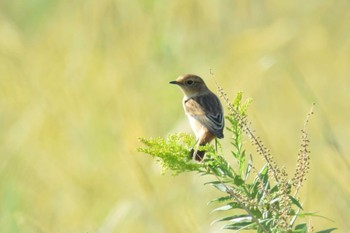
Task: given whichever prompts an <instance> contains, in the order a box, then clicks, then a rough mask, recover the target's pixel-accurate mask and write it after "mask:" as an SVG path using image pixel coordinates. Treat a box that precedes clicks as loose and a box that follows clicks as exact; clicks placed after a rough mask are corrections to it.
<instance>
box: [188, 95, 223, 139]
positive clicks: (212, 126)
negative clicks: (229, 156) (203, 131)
mask: <svg viewBox="0 0 350 233" xmlns="http://www.w3.org/2000/svg"><path fill="white" fill-rule="evenodd" d="M184 106H185V109H186V112H187V114H189V115H190V116H192V117H193V118H195V119H196V120H198V121H199V122H200V123H201V124H202V125H203V126H204V127H206V128H207V129H208V130H209V131H210V132H211V133H212V134H214V135H215V136H216V137H217V138H223V137H224V134H223V129H224V126H225V121H224V114H223V110H222V106H221V103H220V100H219V98H218V97H217V96H216V95H215V94H214V93H212V92H210V93H206V94H205V95H200V96H195V97H191V98H189V99H187V100H185V103H184Z"/></svg>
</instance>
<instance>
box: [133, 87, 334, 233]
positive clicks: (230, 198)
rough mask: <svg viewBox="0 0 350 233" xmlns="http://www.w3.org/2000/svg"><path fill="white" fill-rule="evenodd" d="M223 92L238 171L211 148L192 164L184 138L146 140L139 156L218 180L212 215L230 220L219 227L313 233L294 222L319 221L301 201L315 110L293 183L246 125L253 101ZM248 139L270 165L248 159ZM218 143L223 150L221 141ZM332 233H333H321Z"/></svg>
mask: <svg viewBox="0 0 350 233" xmlns="http://www.w3.org/2000/svg"><path fill="white" fill-rule="evenodd" d="M218 88H219V93H220V96H221V98H222V99H223V100H224V101H225V102H226V104H227V105H228V110H229V115H227V116H226V119H227V121H228V122H229V125H228V126H227V130H228V131H229V132H230V133H231V137H228V138H229V140H230V143H231V146H232V149H231V154H232V156H233V157H234V158H235V160H236V162H237V164H238V168H237V169H236V170H235V169H234V168H233V167H232V166H231V165H230V164H229V163H228V162H227V160H226V159H225V158H224V156H223V152H222V150H215V149H214V147H213V146H210V145H207V146H205V147H202V148H201V149H204V150H206V157H205V159H204V160H203V162H201V163H198V162H195V161H193V160H192V159H191V155H190V154H189V153H190V151H191V148H192V147H193V146H194V145H195V140H194V138H193V137H191V136H189V135H188V134H184V133H178V134H171V135H169V136H168V137H167V139H166V140H164V139H162V138H155V139H144V138H142V139H140V141H141V142H142V143H143V144H144V146H145V147H143V148H139V151H141V152H144V153H147V154H150V155H152V156H153V157H154V158H155V159H156V160H157V161H158V162H160V164H161V165H162V167H163V169H164V170H170V171H172V172H173V174H176V175H177V174H180V173H182V172H187V171H196V172H199V173H200V174H202V175H208V176H211V177H213V178H214V180H213V181H211V182H208V183H206V184H207V185H211V186H213V187H215V188H216V189H217V190H219V191H220V192H221V193H222V196H220V197H218V198H216V199H215V200H212V201H211V202H210V203H218V205H219V207H216V208H215V209H214V210H213V211H212V212H225V213H226V216H225V217H223V218H220V219H217V220H215V221H214V223H215V222H225V225H224V227H223V228H224V229H230V230H236V231H239V230H256V231H257V232H291V233H292V232H293V233H306V232H310V231H311V226H309V225H307V224H306V223H301V224H299V225H296V224H295V223H296V222H297V220H298V219H301V218H303V217H304V216H317V215H315V214H313V213H304V212H303V208H302V204H301V203H300V201H299V200H298V197H297V196H296V195H297V193H298V190H299V189H300V187H301V186H302V182H303V181H304V180H305V176H306V174H307V170H308V162H309V151H308V150H307V146H308V138H307V133H306V129H305V127H306V123H307V121H308V118H309V116H310V115H311V114H312V111H311V112H310V113H309V114H308V117H307V120H306V123H305V125H304V129H303V131H302V132H303V136H302V149H301V150H300V153H299V155H298V160H297V161H298V164H297V168H296V175H295V176H294V177H293V178H292V179H288V175H287V174H286V172H285V169H284V168H280V167H278V166H277V164H276V163H275V161H274V158H273V156H272V155H271V154H270V153H269V151H268V149H267V148H266V147H265V146H264V144H263V142H262V141H261V140H260V139H259V138H258V137H257V136H256V134H255V132H254V131H253V130H252V129H251V128H250V125H249V123H248V122H247V113H246V110H247V108H248V106H249V104H250V103H251V100H247V101H245V102H243V101H242V93H238V94H237V96H236V98H235V99H234V101H233V102H232V103H230V102H229V100H228V98H227V96H226V94H225V93H224V91H223V90H222V89H221V88H220V87H218ZM245 136H248V137H249V138H250V141H251V143H252V144H253V145H254V146H256V150H257V153H258V154H260V155H261V157H262V158H263V159H264V161H265V164H264V166H263V167H261V168H260V169H257V168H256V167H255V166H254V165H253V160H252V158H249V159H247V152H246V150H245V148H244V144H243V140H244V138H245ZM216 143H217V145H218V147H219V148H221V145H220V144H219V142H216ZM305 161H306V162H307V164H305V163H306V162H305ZM293 191H294V194H292V193H293ZM332 230H334V229H328V230H325V231H322V232H331V231H332Z"/></svg>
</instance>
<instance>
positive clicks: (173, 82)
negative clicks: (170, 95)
mask: <svg viewBox="0 0 350 233" xmlns="http://www.w3.org/2000/svg"><path fill="white" fill-rule="evenodd" d="M169 83H170V84H176V85H178V84H179V83H178V82H177V81H171V82H169Z"/></svg>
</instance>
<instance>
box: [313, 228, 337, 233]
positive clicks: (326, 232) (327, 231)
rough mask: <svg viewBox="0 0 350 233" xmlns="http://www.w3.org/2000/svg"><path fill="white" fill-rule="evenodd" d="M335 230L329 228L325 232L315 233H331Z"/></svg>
mask: <svg viewBox="0 0 350 233" xmlns="http://www.w3.org/2000/svg"><path fill="white" fill-rule="evenodd" d="M335 230H337V228H329V229H327V230H323V231H318V232H316V233H329V232H332V231H335Z"/></svg>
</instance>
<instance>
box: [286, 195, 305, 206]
mask: <svg viewBox="0 0 350 233" xmlns="http://www.w3.org/2000/svg"><path fill="white" fill-rule="evenodd" d="M289 199H290V200H291V201H292V203H293V204H294V205H296V206H298V207H299V208H300V209H303V207H302V206H301V204H300V203H299V201H298V200H297V199H295V198H294V197H293V196H291V195H289Z"/></svg>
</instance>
